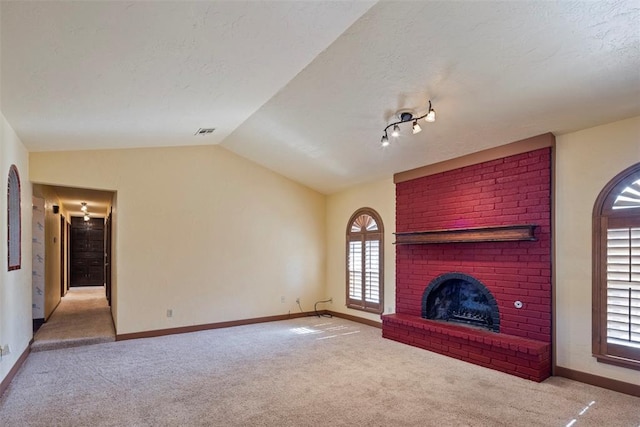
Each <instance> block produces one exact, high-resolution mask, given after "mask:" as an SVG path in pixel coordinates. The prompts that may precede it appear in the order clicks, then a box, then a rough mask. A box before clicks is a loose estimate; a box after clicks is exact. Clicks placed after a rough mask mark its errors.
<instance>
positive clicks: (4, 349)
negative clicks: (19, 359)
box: [0, 344, 11, 359]
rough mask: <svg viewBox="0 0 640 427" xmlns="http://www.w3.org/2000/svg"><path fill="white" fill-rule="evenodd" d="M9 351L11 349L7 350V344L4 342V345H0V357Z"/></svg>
mask: <svg viewBox="0 0 640 427" xmlns="http://www.w3.org/2000/svg"><path fill="white" fill-rule="evenodd" d="M9 353H11V350H9V344H5V345H4V347H3V346H1V345H0V359H1V358H2V357H3V356H7V355H8V354H9Z"/></svg>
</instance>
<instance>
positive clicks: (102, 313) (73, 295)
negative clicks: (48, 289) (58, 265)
mask: <svg viewBox="0 0 640 427" xmlns="http://www.w3.org/2000/svg"><path fill="white" fill-rule="evenodd" d="M115 337H116V333H115V330H114V327H113V320H112V319H111V310H110V308H109V305H108V304H107V299H106V298H105V293H104V287H102V286H87V287H74V288H71V289H69V292H67V295H65V296H64V297H63V298H62V301H60V304H59V305H58V307H57V308H56V309H55V311H54V312H53V314H52V315H51V317H50V318H49V320H47V323H45V324H44V325H42V326H41V327H40V329H38V331H37V332H36V334H35V336H34V341H33V344H32V346H31V351H34V352H37V351H45V350H53V349H58V348H69V347H77V346H82V345H90V344H98V343H104V342H111V341H115Z"/></svg>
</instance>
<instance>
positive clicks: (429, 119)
mask: <svg viewBox="0 0 640 427" xmlns="http://www.w3.org/2000/svg"><path fill="white" fill-rule="evenodd" d="M424 121H425V122H428V123H433V122H435V121H436V110H434V109H433V108H431V101H429V111H428V112H427V115H426V116H424Z"/></svg>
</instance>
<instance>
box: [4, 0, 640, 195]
mask: <svg viewBox="0 0 640 427" xmlns="http://www.w3.org/2000/svg"><path fill="white" fill-rule="evenodd" d="M1 7H2V11H1V13H2V16H1V19H2V21H1V24H2V32H1V38H2V52H1V53H2V69H1V70H2V76H1V82H2V93H1V101H2V105H1V108H2V111H3V113H4V114H5V116H6V117H7V119H8V120H9V122H10V123H11V125H12V126H13V127H14V129H15V130H16V132H17V133H18V135H19V136H20V138H21V139H22V140H23V142H24V143H25V144H26V145H27V146H28V148H29V149H31V150H61V149H92V148H118V147H131V146H137V147H140V146H162V145H194V144H216V143H219V144H221V145H222V146H223V147H225V148H227V149H229V150H231V151H234V152H236V153H238V154H240V155H242V156H244V157H246V158H248V159H251V160H254V161H256V162H257V163H260V164H262V165H264V166H266V167H268V168H270V169H272V170H275V171H277V172H279V173H281V174H283V175H285V176H288V177H290V178H292V179H294V180H296V181H298V182H301V183H303V184H305V185H308V186H309V187H311V188H314V189H316V190H318V191H321V192H323V193H332V192H335V191H338V190H341V189H343V188H346V187H348V186H350V185H353V184H356V183H360V182H365V181H369V180H373V179H378V178H383V177H388V176H390V175H391V174H393V173H395V172H399V171H403V170H407V169H411V168H414V167H418V166H423V165H426V164H430V163H434V162H438V161H442V160H446V159H450V158H454V157H458V156H461V155H464V154H468V153H470V152H474V151H478V150H481V149H485V148H490V147H493V146H497V145H502V144H506V143H509V142H512V141H515V140H518V139H523V138H527V137H530V136H534V135H537V134H541V133H545V132H553V133H556V134H562V133H565V132H570V131H574V130H578V129H583V128H588V127H591V126H596V125H599V124H603V123H608V122H612V121H615V120H619V119H624V118H628V117H632V116H635V115H640V24H639V23H640V3H639V2H638V1H637V0H635V1H607V2H599V1H596V2H584V1H580V2H571V1H560V2H547V1H545V2H541V1H518V2H511V1H503V2H497V1H483V2H477V1H451V2H445V1H443V2H436V1H429V2H404V1H401V2H379V3H377V4H375V5H373V6H372V3H370V2H369V3H367V2H286V1H278V2H276V1H274V2H201V3H188V2H136V3H119V2H73V3H67V2H2V3H1ZM429 99H431V100H432V101H433V106H434V108H435V109H436V111H437V113H438V120H437V121H436V122H435V123H433V124H427V123H424V122H423V123H422V128H423V131H422V132H421V133H420V134H418V135H411V134H410V130H409V126H407V127H405V128H404V130H403V134H402V135H401V137H400V138H399V140H398V141H392V142H393V143H392V145H391V146H390V147H388V148H387V149H382V148H380V144H379V143H380V138H381V136H382V129H383V128H384V127H385V126H386V125H387V124H388V123H390V122H391V121H393V120H395V114H396V113H397V111H398V110H403V109H408V110H412V111H414V112H415V113H424V112H425V108H426V104H427V101H428V100H429ZM199 127H215V128H217V130H216V131H215V132H214V133H213V134H212V135H211V136H209V137H195V136H193V133H194V132H195V130H196V129H197V128H199ZM603 143H606V141H603Z"/></svg>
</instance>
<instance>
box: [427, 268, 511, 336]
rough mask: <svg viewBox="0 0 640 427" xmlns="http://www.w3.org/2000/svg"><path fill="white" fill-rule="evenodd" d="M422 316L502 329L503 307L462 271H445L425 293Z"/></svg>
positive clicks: (478, 283) (479, 283) (491, 329)
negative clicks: (501, 310) (500, 308)
mask: <svg viewBox="0 0 640 427" xmlns="http://www.w3.org/2000/svg"><path fill="white" fill-rule="evenodd" d="M422 317H423V318H425V319H431V320H443V321H447V322H454V323H460V324H464V325H469V326H475V327H480V328H484V329H488V330H490V331H493V332H500V311H499V310H498V303H497V302H496V299H495V298H494V297H493V295H492V294H491V292H490V291H489V290H488V289H487V287H486V286H485V285H483V284H482V283H481V282H480V281H479V280H477V279H476V278H474V277H472V276H469V275H467V274H463V273H446V274H442V275H440V276H438V277H436V278H435V279H433V280H432V281H431V283H430V284H429V286H427V288H426V289H425V291H424V293H423V294H422Z"/></svg>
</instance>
